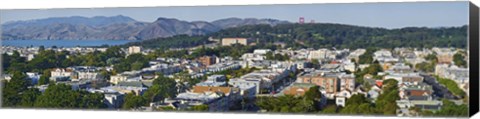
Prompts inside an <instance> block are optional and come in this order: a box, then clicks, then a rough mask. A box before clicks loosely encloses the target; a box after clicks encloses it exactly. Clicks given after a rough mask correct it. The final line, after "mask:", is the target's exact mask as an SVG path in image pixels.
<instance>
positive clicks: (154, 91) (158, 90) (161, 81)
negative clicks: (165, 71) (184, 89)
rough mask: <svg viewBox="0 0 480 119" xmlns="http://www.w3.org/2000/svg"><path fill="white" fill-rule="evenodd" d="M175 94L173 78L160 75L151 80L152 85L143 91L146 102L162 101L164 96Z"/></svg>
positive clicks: (175, 88) (168, 96)
mask: <svg viewBox="0 0 480 119" xmlns="http://www.w3.org/2000/svg"><path fill="white" fill-rule="evenodd" d="M176 95H177V87H176V82H175V80H173V79H171V78H167V77H163V75H160V76H159V77H158V78H156V79H155V80H154V81H153V85H152V86H151V87H149V88H148V90H147V91H145V92H144V93H143V97H144V98H145V99H146V100H147V102H157V101H162V100H164V99H165V98H173V97H175V96H176Z"/></svg>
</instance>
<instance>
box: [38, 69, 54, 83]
mask: <svg viewBox="0 0 480 119" xmlns="http://www.w3.org/2000/svg"><path fill="white" fill-rule="evenodd" d="M50 73H51V72H50V70H44V71H43V74H42V76H40V79H39V80H38V84H37V85H44V84H48V83H50V76H51V74H50Z"/></svg>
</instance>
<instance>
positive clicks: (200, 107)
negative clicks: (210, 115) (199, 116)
mask: <svg viewBox="0 0 480 119" xmlns="http://www.w3.org/2000/svg"><path fill="white" fill-rule="evenodd" d="M192 111H208V105H205V104H203V105H195V106H193V107H192Z"/></svg>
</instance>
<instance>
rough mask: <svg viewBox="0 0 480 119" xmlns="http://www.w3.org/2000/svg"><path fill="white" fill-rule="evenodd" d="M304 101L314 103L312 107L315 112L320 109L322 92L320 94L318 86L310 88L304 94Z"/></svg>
mask: <svg viewBox="0 0 480 119" xmlns="http://www.w3.org/2000/svg"><path fill="white" fill-rule="evenodd" d="M304 96H305V99H307V100H311V101H313V102H314V107H315V109H316V110H320V109H321V106H322V104H321V100H322V97H323V95H322V92H320V87H319V86H314V87H311V88H310V89H309V90H308V91H307V92H305V95H304Z"/></svg>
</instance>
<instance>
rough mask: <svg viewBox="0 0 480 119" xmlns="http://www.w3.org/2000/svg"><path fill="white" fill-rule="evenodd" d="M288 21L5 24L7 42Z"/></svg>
mask: <svg viewBox="0 0 480 119" xmlns="http://www.w3.org/2000/svg"><path fill="white" fill-rule="evenodd" d="M285 23H288V22H287V21H280V20H274V19H254V18H246V19H240V18H226V19H220V20H216V21H213V22H212V23H209V22H205V21H194V22H187V21H182V20H178V19H172V18H162V17H160V18H158V19H157V20H156V21H154V22H151V23H148V22H139V21H136V20H134V19H132V18H130V17H126V16H121V15H118V16H112V17H105V16H96V17H90V18H88V17H80V16H72V17H53V18H46V19H37V20H28V21H15V22H7V23H5V24H2V39H3V40H36V39H39V40H95V39H104V40H145V39H152V38H164V37H171V36H175V35H189V36H192V35H205V34H208V33H213V32H217V31H219V30H221V29H225V28H232V27H239V26H245V25H257V24H267V25H272V26H274V25H278V24H285Z"/></svg>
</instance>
